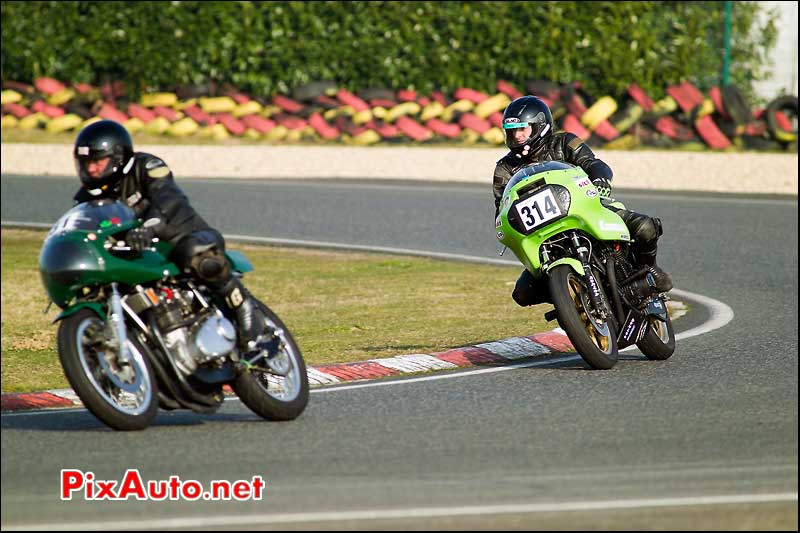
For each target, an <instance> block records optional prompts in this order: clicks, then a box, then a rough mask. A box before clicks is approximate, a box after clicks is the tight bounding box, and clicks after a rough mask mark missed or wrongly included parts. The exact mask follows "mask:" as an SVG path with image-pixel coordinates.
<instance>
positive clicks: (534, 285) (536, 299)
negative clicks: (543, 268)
mask: <svg viewBox="0 0 800 533" xmlns="http://www.w3.org/2000/svg"><path fill="white" fill-rule="evenodd" d="M511 298H512V299H513V300H514V301H515V302H516V303H517V305H519V306H520V307H528V306H529V305H537V304H541V303H547V302H550V287H549V286H548V284H547V280H546V279H543V278H542V279H535V278H534V277H533V276H531V275H530V274H529V273H528V271H527V270H526V271H525V272H523V274H522V275H521V276H520V278H519V279H518V280H517V284H516V285H515V286H514V291H513V292H512V293H511Z"/></svg>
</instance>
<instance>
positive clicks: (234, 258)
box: [225, 250, 253, 274]
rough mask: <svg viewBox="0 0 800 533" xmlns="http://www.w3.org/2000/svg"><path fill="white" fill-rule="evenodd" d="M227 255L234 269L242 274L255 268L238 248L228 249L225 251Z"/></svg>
mask: <svg viewBox="0 0 800 533" xmlns="http://www.w3.org/2000/svg"><path fill="white" fill-rule="evenodd" d="M225 255H226V256H227V257H228V261H230V263H231V266H232V267H233V269H234V270H236V271H238V272H241V273H242V274H244V273H245V272H250V271H251V270H253V265H252V264H251V263H250V261H249V260H248V259H247V258H246V257H245V256H244V254H243V253H242V252H240V251H238V250H228V251H226V252H225Z"/></svg>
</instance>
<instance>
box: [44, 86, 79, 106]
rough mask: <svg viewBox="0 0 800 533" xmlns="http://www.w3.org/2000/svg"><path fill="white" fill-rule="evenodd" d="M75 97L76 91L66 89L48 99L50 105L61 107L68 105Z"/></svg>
mask: <svg viewBox="0 0 800 533" xmlns="http://www.w3.org/2000/svg"><path fill="white" fill-rule="evenodd" d="M74 97H75V91H73V90H72V89H69V88H67V89H64V90H63V91H58V92H57V93H53V94H51V95H50V96H49V97H48V98H47V103H48V104H50V105H55V106H60V105H64V104H66V103H67V102H69V101H70V100H72V99H73V98H74Z"/></svg>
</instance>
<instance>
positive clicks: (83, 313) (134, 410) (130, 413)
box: [58, 309, 158, 431]
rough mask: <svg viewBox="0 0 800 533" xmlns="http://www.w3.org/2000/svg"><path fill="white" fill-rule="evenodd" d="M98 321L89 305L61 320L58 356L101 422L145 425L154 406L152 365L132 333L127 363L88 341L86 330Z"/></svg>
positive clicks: (119, 426) (138, 427)
mask: <svg viewBox="0 0 800 533" xmlns="http://www.w3.org/2000/svg"><path fill="white" fill-rule="evenodd" d="M103 325H104V324H103V321H102V320H101V319H100V317H98V316H97V315H96V314H95V313H94V312H93V311H90V310H89V309H82V310H80V311H78V312H76V313H75V314H73V315H70V316H68V317H67V318H65V319H64V320H62V321H61V324H60V325H59V328H58V356H59V359H60V360H61V367H62V368H63V369H64V375H65V376H66V377H67V381H69V384H70V385H71V386H72V388H73V390H74V391H75V393H76V394H77V395H78V397H79V398H80V399H81V401H82V402H83V404H84V405H85V406H86V408H87V409H88V410H89V411H90V412H91V413H92V414H93V415H94V416H96V417H97V418H98V419H100V421H102V422H103V423H104V424H106V425H107V426H109V427H111V428H113V429H116V430H122V431H132V430H141V429H144V428H146V427H147V426H149V425H150V422H151V421H152V420H153V418H155V416H156V413H157V412H158V384H157V383H156V380H155V379H154V377H153V369H152V368H151V366H150V362H149V361H148V360H147V357H146V356H145V355H144V353H146V352H145V351H144V350H142V349H141V347H140V346H139V345H138V344H137V342H136V341H135V340H134V339H132V338H128V343H127V347H128V350H129V355H130V364H129V365H121V366H120V365H118V363H117V361H116V358H115V357H113V354H106V352H105V351H104V350H103V349H100V348H102V347H101V346H98V345H92V344H91V343H90V342H89V341H90V338H89V335H88V330H89V329H90V328H93V327H102V326H103ZM107 355H109V356H108V357H107Z"/></svg>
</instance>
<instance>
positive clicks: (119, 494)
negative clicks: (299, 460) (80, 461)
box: [61, 469, 266, 501]
mask: <svg viewBox="0 0 800 533" xmlns="http://www.w3.org/2000/svg"><path fill="white" fill-rule="evenodd" d="M265 486H266V482H265V481H264V479H263V478H262V477H261V476H253V477H252V478H251V479H249V480H244V479H241V480H238V481H225V480H213V481H210V482H209V486H208V487H207V488H206V487H204V486H203V484H202V483H201V482H199V481H196V480H194V479H187V480H182V479H181V478H180V477H179V476H170V477H169V479H168V480H156V481H152V480H149V481H144V480H143V479H142V476H141V475H140V474H139V471H138V470H136V469H128V470H126V471H125V475H123V476H122V479H121V480H119V481H108V480H102V479H96V478H95V475H94V473H93V472H83V471H81V470H74V469H64V470H61V499H62V500H72V499H73V497H75V498H82V499H84V500H90V501H95V500H97V501H100V500H114V501H118V500H129V499H136V500H141V501H164V500H186V501H198V500H205V501H220V500H236V501H246V500H261V499H262V497H263V493H264V487H265Z"/></svg>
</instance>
